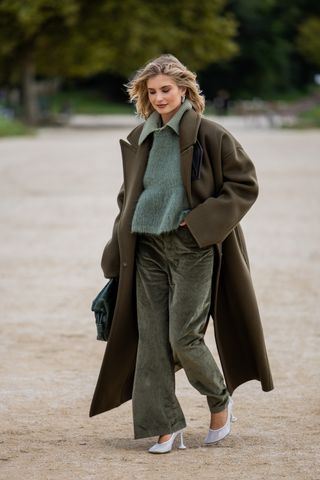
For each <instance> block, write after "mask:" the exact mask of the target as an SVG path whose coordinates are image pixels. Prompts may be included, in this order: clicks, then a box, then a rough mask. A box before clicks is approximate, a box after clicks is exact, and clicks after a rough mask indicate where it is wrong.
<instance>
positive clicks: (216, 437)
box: [204, 397, 236, 445]
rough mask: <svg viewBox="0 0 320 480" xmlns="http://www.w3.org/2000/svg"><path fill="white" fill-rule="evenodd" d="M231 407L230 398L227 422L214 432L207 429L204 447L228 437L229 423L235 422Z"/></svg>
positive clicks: (230, 399)
mask: <svg viewBox="0 0 320 480" xmlns="http://www.w3.org/2000/svg"><path fill="white" fill-rule="evenodd" d="M232 406H233V400H232V398H231V397H230V398H229V402H228V416H227V421H226V423H225V424H224V426H223V427H221V428H217V429H216V430H212V429H211V428H209V432H208V435H207V436H206V438H205V441H204V443H205V444H206V445H210V444H211V443H216V442H219V441H220V440H222V439H223V438H225V437H226V436H227V435H229V433H230V431H231V422H234V421H235V420H236V418H235V417H234V416H233V415H232Z"/></svg>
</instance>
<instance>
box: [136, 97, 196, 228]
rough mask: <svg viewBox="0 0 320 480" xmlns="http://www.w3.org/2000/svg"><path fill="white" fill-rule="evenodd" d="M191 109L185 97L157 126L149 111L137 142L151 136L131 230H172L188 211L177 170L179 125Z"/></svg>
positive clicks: (154, 114)
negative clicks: (167, 117)
mask: <svg viewBox="0 0 320 480" xmlns="http://www.w3.org/2000/svg"><path fill="white" fill-rule="evenodd" d="M190 108H192V104H191V102H190V101H189V100H185V102H184V103H183V104H182V105H181V107H180V108H179V110H178V111H177V112H176V113H175V115H174V116H173V117H172V118H171V119H170V120H169V122H167V123H166V124H165V125H164V126H162V127H161V117H160V115H159V114H158V113H157V112H153V113H152V114H151V115H150V117H149V118H148V119H147V120H146V122H145V124H144V127H143V129H142V132H141V135H140V138H139V144H141V143H142V142H144V140H145V139H146V138H147V137H148V135H151V134H152V135H153V142H152V147H151V150H150V153H149V158H148V164H147V168H146V171H145V175H144V179H143V187H144V190H143V191H142V193H141V195H140V197H139V199H138V202H137V205H136V208H135V212H134V215H133V219H132V225H131V231H132V232H133V233H149V234H153V235H160V234H161V233H165V232H170V231H172V230H176V229H177V228H178V227H179V224H180V223H181V222H182V220H183V218H184V217H185V216H186V214H187V213H188V211H190V208H189V204H188V200H187V197H186V192H185V189H184V186H183V183H182V178H181V169H180V143H179V124H180V120H181V118H182V116H183V114H184V113H185V112H186V111H187V110H189V109H190Z"/></svg>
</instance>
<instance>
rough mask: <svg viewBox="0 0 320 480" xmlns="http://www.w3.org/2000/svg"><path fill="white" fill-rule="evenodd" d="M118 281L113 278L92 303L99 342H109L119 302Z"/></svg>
mask: <svg viewBox="0 0 320 480" xmlns="http://www.w3.org/2000/svg"><path fill="white" fill-rule="evenodd" d="M117 293H118V279H116V278H111V280H109V281H108V283H107V284H106V285H105V286H104V287H103V289H102V290H101V292H99V293H98V295H97V296H96V298H95V299H94V300H93V302H92V306H91V310H92V311H93V312H94V315H95V318H96V327H97V340H103V341H105V342H106V341H107V340H108V339H109V333H110V330H111V324H112V318H113V312H114V307H115V305H116V301H117Z"/></svg>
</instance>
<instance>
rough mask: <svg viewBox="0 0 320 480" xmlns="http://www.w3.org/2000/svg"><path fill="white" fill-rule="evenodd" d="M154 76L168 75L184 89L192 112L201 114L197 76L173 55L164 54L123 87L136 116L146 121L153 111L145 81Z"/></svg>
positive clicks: (202, 108)
mask: <svg viewBox="0 0 320 480" xmlns="http://www.w3.org/2000/svg"><path fill="white" fill-rule="evenodd" d="M156 75H168V76H169V77H171V78H172V79H173V80H174V81H175V83H176V84H177V85H178V87H186V98H188V99H189V100H190V102H191V103H192V106H193V108H194V110H195V111H196V112H197V113H202V112H203V110H204V107H205V99H204V96H203V95H202V94H201V90H200V87H199V85H198V83H197V80H196V79H197V75H196V74H195V73H193V72H191V71H190V70H188V69H187V67H185V66H184V65H183V64H182V63H181V62H180V61H179V60H178V59H177V58H176V57H174V56H173V55H170V54H164V55H161V56H160V57H157V58H155V59H154V60H151V61H149V62H147V63H146V64H145V65H144V66H143V67H142V68H141V69H140V70H138V71H137V72H136V74H135V75H134V77H133V78H132V80H130V82H129V83H127V84H126V85H125V87H126V89H127V92H128V94H129V97H130V102H131V103H134V104H135V106H136V112H137V115H138V116H140V117H142V118H144V119H146V118H148V117H149V115H151V113H152V112H153V111H154V108H153V107H152V105H151V103H150V101H149V97H148V89H147V81H148V79H149V78H151V77H154V76H156Z"/></svg>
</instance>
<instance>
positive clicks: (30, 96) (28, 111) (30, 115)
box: [21, 51, 39, 125]
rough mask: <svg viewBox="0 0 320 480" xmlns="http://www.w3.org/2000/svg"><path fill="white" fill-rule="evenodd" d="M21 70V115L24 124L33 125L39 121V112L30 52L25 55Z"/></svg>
mask: <svg viewBox="0 0 320 480" xmlns="http://www.w3.org/2000/svg"><path fill="white" fill-rule="evenodd" d="M21 68H22V71H21V90H22V115H23V118H24V120H25V122H26V123H28V124H29V125H35V124H37V123H38V121H39V110H38V105H37V94H36V85H35V80H34V77H35V67H34V63H33V58H32V53H31V52H30V51H28V52H26V53H25V55H24V57H23V59H22V66H21Z"/></svg>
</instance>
